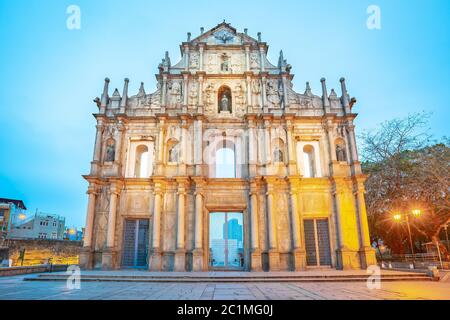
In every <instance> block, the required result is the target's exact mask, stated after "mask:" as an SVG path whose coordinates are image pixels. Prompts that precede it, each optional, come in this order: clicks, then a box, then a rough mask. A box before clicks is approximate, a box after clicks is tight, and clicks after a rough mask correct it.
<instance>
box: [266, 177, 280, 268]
mask: <svg viewBox="0 0 450 320" xmlns="http://www.w3.org/2000/svg"><path fill="white" fill-rule="evenodd" d="M265 179H266V181H267V194H266V195H267V224H268V226H267V227H268V232H269V268H270V271H279V270H280V253H279V251H278V237H277V214H276V204H275V202H274V201H275V199H274V198H275V192H276V191H275V190H276V183H277V181H276V180H277V179H276V178H275V177H265Z"/></svg>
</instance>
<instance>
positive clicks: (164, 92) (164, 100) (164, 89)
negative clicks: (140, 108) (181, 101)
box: [161, 74, 167, 108]
mask: <svg viewBox="0 0 450 320" xmlns="http://www.w3.org/2000/svg"><path fill="white" fill-rule="evenodd" d="M166 106H167V74H163V81H162V88H161V108H165V107H166Z"/></svg>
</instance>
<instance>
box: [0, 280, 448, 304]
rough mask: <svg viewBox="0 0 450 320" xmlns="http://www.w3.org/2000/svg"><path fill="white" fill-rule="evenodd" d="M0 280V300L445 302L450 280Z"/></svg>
mask: <svg viewBox="0 0 450 320" xmlns="http://www.w3.org/2000/svg"><path fill="white" fill-rule="evenodd" d="M23 278H24V276H14V277H2V278H0V300H20V299H25V300H125V299H130V300H292V299H294V300H328V299H332V300H335V299H345V300H360V299H364V300H367V299H370V300H373V299H376V300H380V299H389V300H391V299H445V300H449V299H450V281H449V280H447V281H440V282H427V281H419V282H414V281H398V282H397V281H396V282H382V283H381V289H373V290H370V289H368V288H367V286H366V283H365V282H339V283H129V282H121V283H118V282H81V288H80V289H79V290H77V289H72V290H71V289H68V288H67V286H66V283H65V282H64V281H54V282H53V281H51V282H40V281H23Z"/></svg>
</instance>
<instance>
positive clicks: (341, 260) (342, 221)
mask: <svg viewBox="0 0 450 320" xmlns="http://www.w3.org/2000/svg"><path fill="white" fill-rule="evenodd" d="M344 179H345V178H335V181H334V185H335V190H334V193H333V194H334V201H335V203H334V206H333V208H335V210H336V212H335V216H336V224H337V226H336V229H337V230H336V231H337V238H338V239H339V242H338V246H337V247H338V248H337V251H336V252H337V267H338V268H340V269H344V270H349V269H359V268H360V267H361V260H360V255H359V232H358V230H357V229H358V228H354V229H349V228H346V229H345V232H344V226H345V225H348V224H349V223H351V224H353V223H355V222H356V221H355V220H356V219H354V217H355V216H353V217H352V216H351V215H349V214H348V212H354V211H355V210H356V207H355V206H353V204H352V203H350V202H349V201H348V200H347V199H348V192H349V190H348V186H347V182H346V181H345V180H344ZM350 192H351V191H350Z"/></svg>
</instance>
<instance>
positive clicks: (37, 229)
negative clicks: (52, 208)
mask: <svg viewBox="0 0 450 320" xmlns="http://www.w3.org/2000/svg"><path fill="white" fill-rule="evenodd" d="M64 229H65V218H64V217H61V216H58V215H55V214H47V213H42V212H36V213H35V214H34V216H31V217H28V218H26V219H24V220H22V221H12V223H11V226H10V232H9V235H8V237H9V238H10V239H53V240H62V239H63V238H64Z"/></svg>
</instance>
